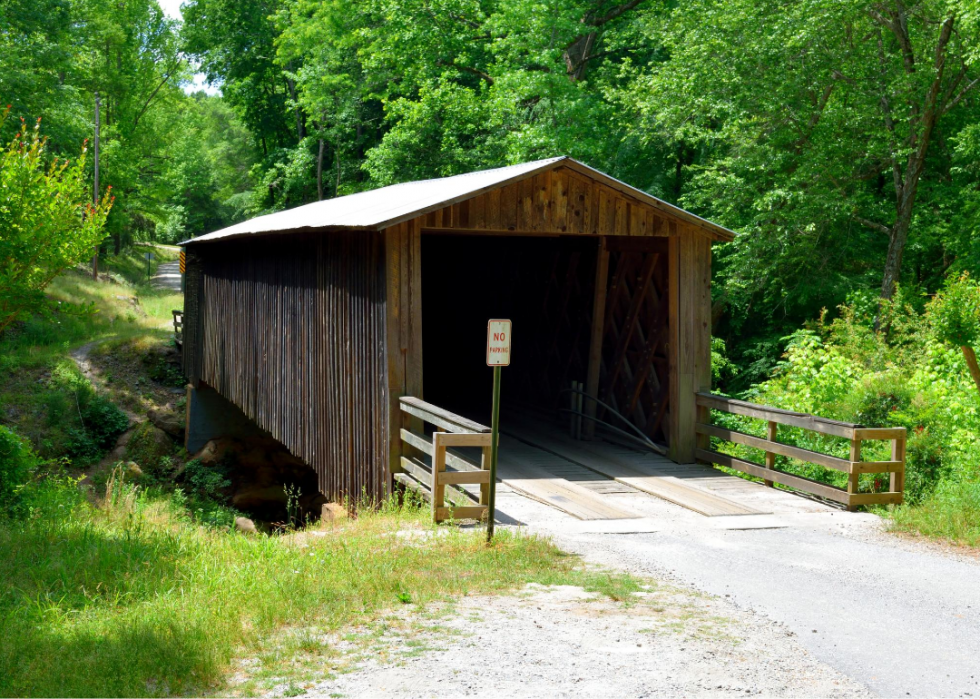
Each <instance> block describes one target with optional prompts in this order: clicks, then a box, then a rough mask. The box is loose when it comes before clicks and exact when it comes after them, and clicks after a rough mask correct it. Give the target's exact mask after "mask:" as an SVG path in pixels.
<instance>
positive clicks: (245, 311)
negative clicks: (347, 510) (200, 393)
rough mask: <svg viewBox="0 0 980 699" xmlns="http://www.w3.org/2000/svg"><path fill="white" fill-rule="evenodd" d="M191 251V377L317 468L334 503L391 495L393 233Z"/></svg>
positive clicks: (281, 240)
mask: <svg viewBox="0 0 980 699" xmlns="http://www.w3.org/2000/svg"><path fill="white" fill-rule="evenodd" d="M191 251H193V253H194V254H193V255H192V256H189V258H188V262H189V264H190V266H191V269H189V271H188V280H195V281H194V283H196V284H199V287H198V288H197V293H196V294H195V293H194V292H191V293H189V295H188V299H187V311H188V315H189V321H190V322H189V323H188V325H189V326H191V327H194V328H195V330H194V331H193V332H192V333H190V335H191V337H188V347H189V352H188V353H187V354H186V355H185V357H186V358H185V362H186V366H185V370H186V373H187V374H188V376H189V377H190V378H192V380H200V381H204V382H205V383H207V384H208V385H209V386H212V387H213V388H215V389H217V391H218V392H219V393H221V395H223V396H224V397H225V398H227V399H228V400H230V401H231V402H233V403H234V404H235V405H237V406H238V407H239V408H241V409H242V411H243V412H244V413H245V414H246V415H248V416H249V418H251V419H252V420H253V421H255V423H256V424H257V425H259V426H260V427H261V428H263V429H265V430H267V431H268V432H269V433H271V434H272V436H273V437H274V438H276V439H277V440H279V441H280V442H282V443H283V444H284V445H285V446H286V447H287V448H288V449H289V451H290V452H292V453H293V454H294V455H295V456H297V457H299V458H301V459H303V461H305V462H306V463H307V464H309V465H310V466H312V467H313V468H314V469H315V470H316V472H317V474H318V476H319V484H320V490H321V491H322V492H323V493H324V494H325V495H326V496H327V497H330V498H341V497H343V496H349V497H351V498H352V499H354V500H357V499H358V498H360V497H362V495H364V494H366V495H367V496H368V497H369V498H371V499H374V500H377V499H380V498H382V497H383V496H384V495H385V494H386V493H387V490H388V485H389V468H388V420H387V417H388V395H387V393H388V387H387V367H386V357H385V332H386V330H385V324H386V286H385V248H384V239H383V235H382V234H380V233H369V232H357V233H332V234H329V235H312V236H311V235H290V236H272V237H269V238H265V239H258V240H246V241H242V240H238V241H234V242H232V243H231V244H222V243H212V244H208V245H203V244H202V245H197V246H191V247H190V249H189V252H191ZM192 260H193V262H192ZM198 278H199V280H200V281H199V282H198V281H196V280H198ZM188 288H189V289H190V285H189V286H188ZM195 295H198V298H196V299H195V298H193V297H194V296H195Z"/></svg>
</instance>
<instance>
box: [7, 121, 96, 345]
mask: <svg viewBox="0 0 980 699" xmlns="http://www.w3.org/2000/svg"><path fill="white" fill-rule="evenodd" d="M9 111H10V108H9V107H8V108H7V109H6V110H5V111H4V112H3V114H0V125H2V124H3V122H4V121H5V120H6V118H7V114H8V113H9ZM40 129H41V122H40V119H38V121H37V123H36V124H35V125H34V128H33V129H30V128H28V127H27V125H26V124H25V123H23V122H22V123H21V127H20V131H19V133H18V134H17V136H15V137H14V138H13V139H12V140H11V141H10V143H9V144H8V145H7V146H6V147H5V148H3V149H2V150H0V231H2V232H3V235H0V332H2V331H3V330H4V328H6V327H8V326H9V325H10V324H11V323H13V322H14V321H15V320H18V319H19V318H23V317H25V316H27V315H29V314H30V313H33V312H36V311H38V310H39V309H41V308H42V307H43V306H44V305H45V297H44V289H45V287H47V286H48V284H50V283H51V280H52V279H54V278H55V277H56V276H57V275H58V274H60V273H61V272H62V271H63V270H65V269H67V268H69V267H71V266H72V265H74V264H77V263H78V262H81V261H82V260H84V259H85V258H87V257H88V256H89V255H91V251H92V246H93V245H96V244H97V243H98V242H99V241H100V240H102V238H103V235H104V233H103V230H102V227H103V225H104V224H105V220H106V216H107V215H108V213H109V208H110V206H111V203H110V201H107V200H106V199H105V198H103V199H102V201H101V202H99V203H98V204H96V205H95V206H93V205H91V204H89V201H90V199H91V195H90V194H89V191H90V190H89V188H88V182H87V178H86V174H85V151H84V150H83V151H82V155H81V157H80V158H77V159H75V161H74V163H72V164H69V163H68V161H58V160H55V161H54V162H51V160H50V157H49V155H48V153H47V139H45V138H42V137H41V131H40Z"/></svg>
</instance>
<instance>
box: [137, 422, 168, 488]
mask: <svg viewBox="0 0 980 699" xmlns="http://www.w3.org/2000/svg"><path fill="white" fill-rule="evenodd" d="M158 440H159V441H158ZM173 454H174V444H173V442H171V441H170V439H169V438H167V439H166V440H163V439H161V438H159V431H158V430H157V428H156V427H154V426H153V424H152V423H150V422H144V423H142V424H140V425H139V426H137V427H136V429H135V430H134V431H133V434H132V436H131V437H130V438H129V444H127V445H126V455H127V456H128V457H129V458H130V459H131V460H133V461H135V462H136V463H137V464H139V466H140V468H141V469H143V473H145V474H146V475H147V476H149V477H150V478H151V479H154V480H161V479H164V478H169V477H170V476H171V475H172V472H173V466H174V462H173V459H172V458H171V457H172V456H173Z"/></svg>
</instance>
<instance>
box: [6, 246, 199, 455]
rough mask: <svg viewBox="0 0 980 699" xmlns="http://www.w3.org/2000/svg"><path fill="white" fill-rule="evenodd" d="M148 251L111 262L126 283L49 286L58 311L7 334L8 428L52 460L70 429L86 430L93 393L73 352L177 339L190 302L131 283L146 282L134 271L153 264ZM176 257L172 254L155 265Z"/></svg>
mask: <svg viewBox="0 0 980 699" xmlns="http://www.w3.org/2000/svg"><path fill="white" fill-rule="evenodd" d="M141 254H142V248H139V247H136V248H132V249H130V250H128V251H126V252H125V253H124V254H123V255H120V256H119V257H117V258H110V260H109V261H108V265H109V268H110V270H112V271H113V274H114V278H118V279H121V280H122V281H120V282H118V283H108V282H105V281H95V280H93V279H92V278H91V277H90V276H89V275H88V274H87V273H85V272H84V271H82V270H71V271H68V272H66V273H65V274H63V275H61V276H59V277H58V278H57V279H55V280H54V282H52V284H51V285H50V287H49V288H48V296H49V298H50V299H51V300H52V301H53V302H54V303H53V309H52V310H51V312H50V314H44V315H36V316H33V317H30V318H28V319H26V320H25V321H24V322H22V323H18V324H17V325H15V326H14V327H12V328H10V329H8V331H7V332H5V333H4V334H3V335H2V337H0V423H2V424H5V425H8V426H10V427H12V428H14V429H15V430H17V431H18V432H19V433H20V434H22V435H24V436H26V437H28V438H29V439H30V440H31V441H32V443H34V445H35V446H36V448H37V449H38V451H39V453H40V455H41V456H42V457H44V458H55V457H58V456H61V455H62V454H64V453H65V445H66V443H67V442H68V440H69V439H70V436H69V433H70V431H71V430H73V429H75V430H78V429H82V428H84V425H83V424H81V420H80V418H79V416H78V412H79V411H78V410H77V409H73V408H77V407H78V403H79V400H80V397H81V399H82V400H84V397H85V394H86V392H87V391H90V390H91V389H90V387H89V386H88V382H87V381H86V380H85V379H84V377H82V376H81V374H80V372H79V370H78V368H77V366H76V365H75V362H74V361H73V360H72V359H71V357H70V356H69V355H70V352H71V350H72V349H74V348H76V347H78V346H80V345H82V344H85V343H88V342H93V341H94V342H101V341H104V340H107V339H109V338H114V339H116V340H117V341H119V342H122V341H127V340H128V341H131V342H132V343H133V344H134V346H135V347H140V348H142V349H143V350H146V349H147V348H148V347H149V346H151V345H154V344H155V345H162V344H165V343H167V342H169V340H170V337H171V335H172V318H171V309H173V308H181V307H182V305H183V300H182V298H181V295H180V294H173V293H170V292H167V291H163V290H159V289H153V288H151V287H149V286H147V285H146V284H138V285H134V284H132V283H130V282H128V281H126V280H125V278H126V276H127V275H128V276H132V278H133V279H134V281H140V280H141V279H144V278H145V267H144V268H143V272H142V274H141V275H140V274H135V276H134V275H132V274H131V273H130V271H131V270H133V269H136V268H137V266H138V265H139V264H140V263H141V262H143V264H145V262H144V261H142V260H141V258H140V255H141ZM175 255H176V253H175V252H174V251H172V250H169V249H164V251H163V253H162V254H161V258H162V259H161V258H158V259H156V260H154V262H153V265H154V268H155V266H156V265H157V264H159V263H160V262H161V261H165V260H167V259H169V258H171V257H173V256H175ZM103 266H105V265H103ZM127 270H130V271H127ZM116 272H118V274H117V273H116Z"/></svg>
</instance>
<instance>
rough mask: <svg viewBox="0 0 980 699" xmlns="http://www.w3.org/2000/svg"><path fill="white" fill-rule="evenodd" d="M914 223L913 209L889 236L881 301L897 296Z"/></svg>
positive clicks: (898, 222) (897, 222)
mask: <svg viewBox="0 0 980 699" xmlns="http://www.w3.org/2000/svg"><path fill="white" fill-rule="evenodd" d="M911 223H912V211H911V208H910V209H909V211H908V212H907V214H906V215H904V216H901V215H900V218H899V219H898V220H897V221H896V222H895V225H894V226H893V227H892V232H891V235H889V236H888V253H887V254H886V255H885V273H884V276H883V277H882V279H881V299H882V300H884V301H887V300H889V299H891V297H892V296H893V295H894V294H895V286H896V285H897V284H898V281H899V278H900V276H901V273H902V253H904V252H905V243H906V242H907V241H908V239H909V226H910V225H911Z"/></svg>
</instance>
